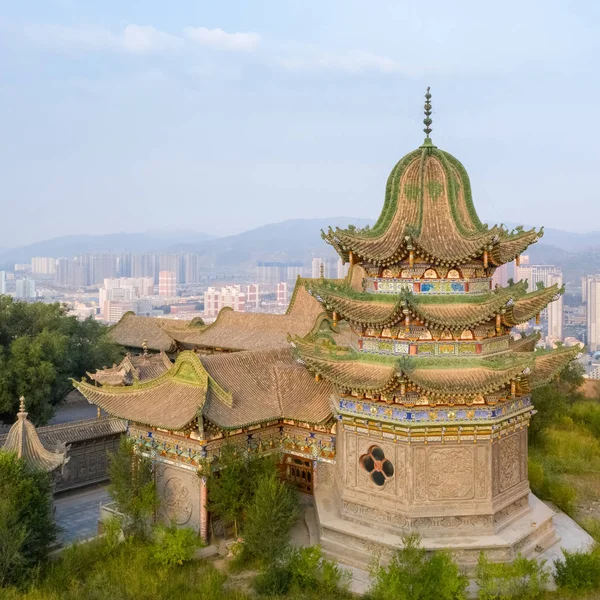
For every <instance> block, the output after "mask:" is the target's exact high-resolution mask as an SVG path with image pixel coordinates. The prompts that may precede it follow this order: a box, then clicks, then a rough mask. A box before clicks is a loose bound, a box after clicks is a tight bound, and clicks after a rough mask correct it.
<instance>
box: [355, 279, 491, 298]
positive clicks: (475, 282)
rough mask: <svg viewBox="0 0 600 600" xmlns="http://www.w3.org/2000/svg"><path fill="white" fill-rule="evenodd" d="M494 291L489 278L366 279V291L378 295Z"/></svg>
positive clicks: (483, 292) (481, 292) (480, 292)
mask: <svg viewBox="0 0 600 600" xmlns="http://www.w3.org/2000/svg"><path fill="white" fill-rule="evenodd" d="M491 289H492V280H491V278H489V277H486V278H481V279H455V280H454V279H430V280H421V279H412V278H406V279H405V278H403V279H398V278H385V277H365V279H364V291H366V292H373V293H378V294H399V293H400V292H404V291H408V292H413V293H415V294H427V295H436V294H441V295H444V294H473V295H477V294H485V293H487V292H489V291H490V290H491Z"/></svg>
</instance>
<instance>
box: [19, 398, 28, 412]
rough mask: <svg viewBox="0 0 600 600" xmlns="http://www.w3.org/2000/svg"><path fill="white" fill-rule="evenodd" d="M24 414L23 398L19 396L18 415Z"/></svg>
mask: <svg viewBox="0 0 600 600" xmlns="http://www.w3.org/2000/svg"><path fill="white" fill-rule="evenodd" d="M26 414H27V413H26V412H25V396H21V397H20V398H19V412H18V415H26Z"/></svg>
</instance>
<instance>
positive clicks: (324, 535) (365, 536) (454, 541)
mask: <svg viewBox="0 0 600 600" xmlns="http://www.w3.org/2000/svg"><path fill="white" fill-rule="evenodd" d="M529 505H530V508H531V510H530V511H529V512H528V513H527V514H525V515H524V516H521V517H520V518H519V519H517V520H516V521H515V522H513V523H512V524H511V525H509V526H508V527H506V528H505V529H503V530H502V531H501V532H499V533H497V534H495V535H474V536H470V537H467V536H464V535H461V536H460V537H459V536H457V537H448V536H444V537H423V538H422V545H423V547H424V548H426V549H427V550H430V551H434V550H444V549H445V550H450V551H451V552H452V555H453V557H454V560H456V562H457V563H458V564H459V565H460V566H461V568H463V569H465V570H466V572H467V573H470V572H472V571H473V569H474V567H475V566H476V565H477V561H478V559H479V554H480V552H482V551H483V552H485V553H486V554H487V556H488V557H489V559H490V560H492V561H494V562H509V561H511V560H513V559H514V558H515V557H516V556H517V554H518V553H521V554H522V555H523V556H526V557H533V556H537V555H539V554H540V553H542V552H544V551H545V550H547V549H548V548H550V547H551V546H553V545H555V544H556V543H557V542H558V541H559V538H558V537H557V536H556V534H555V529H554V526H553V521H552V519H553V516H554V511H553V510H552V509H551V508H549V507H548V506H546V505H545V504H544V503H543V502H542V501H541V500H538V499H537V498H536V497H535V496H534V495H533V494H530V496H529ZM315 509H316V510H315V512H316V517H317V522H318V527H319V541H320V544H321V546H322V547H323V550H324V551H325V552H326V553H327V554H328V555H330V556H331V557H332V558H335V559H336V560H337V561H339V562H341V563H343V564H346V565H349V566H353V567H358V568H361V569H367V568H368V567H369V565H370V564H371V563H372V562H373V560H374V559H375V560H376V559H377V557H379V560H380V561H381V562H383V563H385V562H387V561H388V560H389V559H390V557H391V555H392V553H393V551H394V550H395V549H396V548H398V547H399V546H401V545H402V538H401V535H399V534H393V533H390V532H389V531H381V530H378V529H376V528H373V527H368V526H367V525H363V524H361V523H356V522H353V521H349V520H346V519H343V518H341V517H340V515H339V509H338V505H337V503H336V502H335V500H334V497H332V495H331V493H328V492H327V491H325V490H324V491H322V492H321V493H319V490H317V491H316V493H315Z"/></svg>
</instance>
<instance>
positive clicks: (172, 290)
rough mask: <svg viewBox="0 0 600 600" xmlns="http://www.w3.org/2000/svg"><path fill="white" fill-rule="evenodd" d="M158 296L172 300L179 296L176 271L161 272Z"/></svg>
mask: <svg viewBox="0 0 600 600" xmlns="http://www.w3.org/2000/svg"><path fill="white" fill-rule="evenodd" d="M158 295H159V296H164V297H170V298H172V297H173V296H176V295H177V275H176V273H175V272H174V271H160V273H159V274H158Z"/></svg>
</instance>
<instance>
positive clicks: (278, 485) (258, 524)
mask: <svg viewBox="0 0 600 600" xmlns="http://www.w3.org/2000/svg"><path fill="white" fill-rule="evenodd" d="M298 514H299V510H298V497H297V495H296V493H295V492H294V491H293V490H291V489H290V488H289V486H288V485H287V484H286V483H285V482H283V481H280V479H279V477H278V476H277V474H276V473H269V474H266V475H263V476H262V477H260V478H259V481H258V484H257V488H256V492H255V494H254V498H253V500H252V503H251V504H250V506H249V507H248V511H247V515H246V523H245V527H244V551H245V552H247V553H248V554H249V555H250V556H251V557H252V558H255V559H256V560H258V561H259V562H260V563H262V564H270V563H273V562H275V559H277V558H278V557H279V556H281V555H282V554H283V553H284V552H285V550H286V548H287V547H288V545H289V541H290V533H291V530H292V527H293V526H294V523H295V522H296V520H297V519H298Z"/></svg>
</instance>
